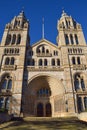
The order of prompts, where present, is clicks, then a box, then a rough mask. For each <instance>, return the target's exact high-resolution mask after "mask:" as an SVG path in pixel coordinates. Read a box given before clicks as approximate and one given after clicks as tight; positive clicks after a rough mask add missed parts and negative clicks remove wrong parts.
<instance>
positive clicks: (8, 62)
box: [5, 57, 10, 65]
mask: <svg viewBox="0 0 87 130" xmlns="http://www.w3.org/2000/svg"><path fill="white" fill-rule="evenodd" d="M9 64H10V59H9V57H7V58H6V59H5V65H9Z"/></svg>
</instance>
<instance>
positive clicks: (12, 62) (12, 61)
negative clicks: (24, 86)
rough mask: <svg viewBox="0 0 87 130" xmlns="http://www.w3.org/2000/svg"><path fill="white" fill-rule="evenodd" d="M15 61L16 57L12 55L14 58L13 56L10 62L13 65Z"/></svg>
mask: <svg viewBox="0 0 87 130" xmlns="http://www.w3.org/2000/svg"><path fill="white" fill-rule="evenodd" d="M14 61H15V59H14V57H12V58H11V63H10V64H11V65H14Z"/></svg>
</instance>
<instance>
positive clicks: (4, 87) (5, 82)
mask: <svg viewBox="0 0 87 130" xmlns="http://www.w3.org/2000/svg"><path fill="white" fill-rule="evenodd" d="M1 86H2V87H1V89H6V88H7V79H4V80H3V81H2V85H1Z"/></svg>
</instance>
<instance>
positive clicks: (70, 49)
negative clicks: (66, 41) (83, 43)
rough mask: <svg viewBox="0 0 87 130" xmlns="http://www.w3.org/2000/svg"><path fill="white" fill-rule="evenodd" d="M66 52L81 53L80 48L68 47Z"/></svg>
mask: <svg viewBox="0 0 87 130" xmlns="http://www.w3.org/2000/svg"><path fill="white" fill-rule="evenodd" d="M68 53H70V54H72V53H75V54H77V53H79V54H81V53H82V49H81V48H77V49H76V48H69V49H68Z"/></svg>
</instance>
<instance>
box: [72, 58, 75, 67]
mask: <svg viewBox="0 0 87 130" xmlns="http://www.w3.org/2000/svg"><path fill="white" fill-rule="evenodd" d="M72 64H73V65H75V64H76V62H75V57H72Z"/></svg>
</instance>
